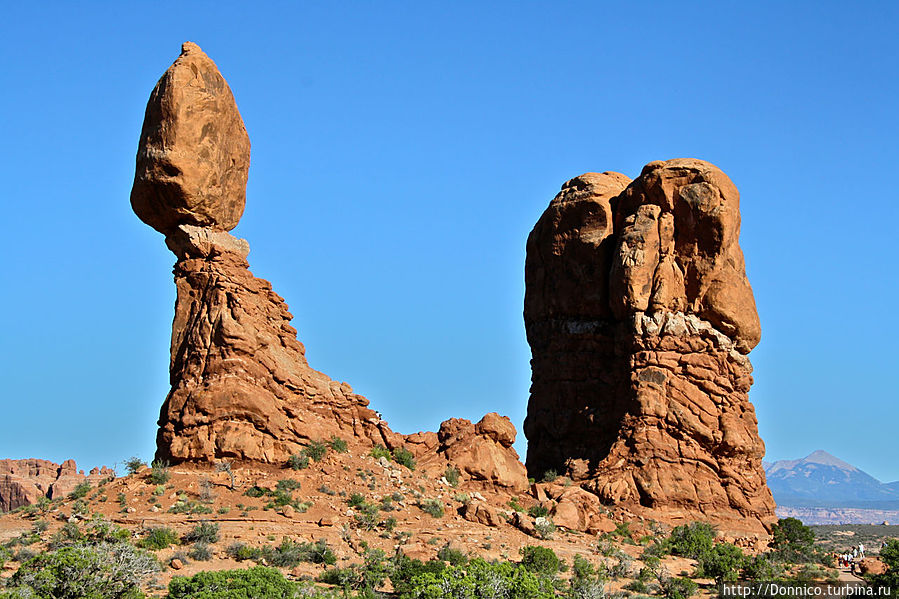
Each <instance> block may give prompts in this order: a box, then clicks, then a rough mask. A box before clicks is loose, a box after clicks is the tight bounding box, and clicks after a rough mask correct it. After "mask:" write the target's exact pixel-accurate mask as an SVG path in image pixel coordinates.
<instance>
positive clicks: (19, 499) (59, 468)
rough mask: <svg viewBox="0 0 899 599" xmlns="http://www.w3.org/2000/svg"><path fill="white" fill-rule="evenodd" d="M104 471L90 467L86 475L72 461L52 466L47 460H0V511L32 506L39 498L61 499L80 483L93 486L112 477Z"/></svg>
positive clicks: (103, 469)
mask: <svg viewBox="0 0 899 599" xmlns="http://www.w3.org/2000/svg"><path fill="white" fill-rule="evenodd" d="M114 476H115V473H114V472H113V471H112V470H110V469H109V468H106V467H105V466H104V467H103V468H94V469H93V470H91V471H90V474H88V475H85V474H84V471H82V470H78V468H77V466H76V465H75V460H66V461H65V462H63V463H62V464H56V463H54V462H50V461H48V460H37V459H25V460H0V512H8V511H9V510H14V509H16V508H17V507H20V506H23V505H34V504H35V503H37V502H38V501H39V500H40V499H41V498H42V497H46V498H47V499H58V498H60V497H65V496H66V495H68V494H69V493H71V492H72V491H73V490H75V487H77V486H78V485H79V484H81V483H83V482H89V483H91V484H96V483H97V482H99V481H100V480H101V479H104V478H110V477H114Z"/></svg>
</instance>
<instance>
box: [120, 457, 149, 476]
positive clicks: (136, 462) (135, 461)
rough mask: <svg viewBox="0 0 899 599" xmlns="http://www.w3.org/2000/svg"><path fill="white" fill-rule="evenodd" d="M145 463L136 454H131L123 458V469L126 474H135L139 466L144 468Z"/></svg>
mask: <svg viewBox="0 0 899 599" xmlns="http://www.w3.org/2000/svg"><path fill="white" fill-rule="evenodd" d="M146 467H147V463H146V462H145V461H143V460H142V459H140V458H139V457H137V456H131V457H130V458H128V459H127V460H125V470H126V471H127V472H128V474H136V473H137V472H138V471H140V469H141V468H146Z"/></svg>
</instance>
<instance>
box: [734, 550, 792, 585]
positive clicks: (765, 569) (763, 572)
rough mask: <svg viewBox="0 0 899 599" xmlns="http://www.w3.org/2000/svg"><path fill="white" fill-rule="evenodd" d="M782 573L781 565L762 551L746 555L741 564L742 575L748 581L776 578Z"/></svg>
mask: <svg viewBox="0 0 899 599" xmlns="http://www.w3.org/2000/svg"><path fill="white" fill-rule="evenodd" d="M781 575H783V567H781V566H780V565H779V564H777V563H775V562H774V561H772V560H771V557H770V556H768V555H766V554H764V553H762V554H759V555H754V556H752V557H747V558H746V560H745V561H744V564H743V577H744V578H745V579H746V580H750V581H762V580H778V579H779V578H780V577H781Z"/></svg>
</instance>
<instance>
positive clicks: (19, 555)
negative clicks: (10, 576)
mask: <svg viewBox="0 0 899 599" xmlns="http://www.w3.org/2000/svg"><path fill="white" fill-rule="evenodd" d="M36 555H37V552H36V551H33V550H31V549H29V548H27V547H23V548H22V549H19V550H18V551H16V555H15V556H14V557H13V560H14V561H17V562H19V563H20V564H24V563H25V562H27V561H28V560H30V559H31V558H33V557H34V556H36Z"/></svg>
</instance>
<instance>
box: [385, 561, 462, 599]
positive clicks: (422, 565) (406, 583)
mask: <svg viewBox="0 0 899 599" xmlns="http://www.w3.org/2000/svg"><path fill="white" fill-rule="evenodd" d="M459 553H461V551H460V552H459ZM462 557H463V558H464V557H465V556H462ZM444 569H446V564H445V563H443V561H441V560H431V561H428V562H423V561H421V560H417V559H412V558H410V557H406V556H405V555H403V554H402V553H397V555H396V557H394V559H393V564H392V568H391V569H390V582H391V584H393V590H394V593H396V594H397V595H400V596H406V595H408V594H409V593H410V592H411V591H412V588H413V587H412V579H413V578H414V577H416V576H418V575H419V574H425V573H431V574H439V573H440V572H442V571H443V570H444Z"/></svg>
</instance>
